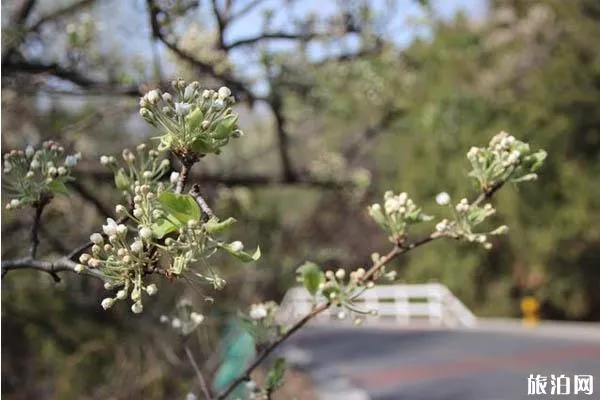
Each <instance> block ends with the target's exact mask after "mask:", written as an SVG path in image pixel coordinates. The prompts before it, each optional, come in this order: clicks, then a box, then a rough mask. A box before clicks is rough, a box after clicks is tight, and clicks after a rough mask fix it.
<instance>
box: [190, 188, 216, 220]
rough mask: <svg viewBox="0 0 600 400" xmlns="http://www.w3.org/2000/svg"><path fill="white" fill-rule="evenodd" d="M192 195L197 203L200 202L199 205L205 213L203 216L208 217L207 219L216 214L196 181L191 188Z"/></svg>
mask: <svg viewBox="0 0 600 400" xmlns="http://www.w3.org/2000/svg"><path fill="white" fill-rule="evenodd" d="M190 196H192V197H193V198H194V199H195V200H196V203H198V205H199V206H200V208H201V209H202V213H203V214H204V215H203V216H206V217H207V218H205V219H206V220H208V219H210V218H213V217H214V216H215V213H214V212H213V210H211V209H210V206H209V205H208V203H207V202H206V200H204V197H202V195H201V194H200V186H199V185H198V184H197V183H195V184H194V185H193V186H192V190H190Z"/></svg>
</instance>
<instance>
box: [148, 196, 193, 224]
mask: <svg viewBox="0 0 600 400" xmlns="http://www.w3.org/2000/svg"><path fill="white" fill-rule="evenodd" d="M158 201H159V203H160V204H161V205H162V206H163V207H164V208H165V211H167V213H169V214H171V215H172V216H173V217H175V218H176V219H177V220H178V221H180V222H181V223H182V224H185V223H187V222H188V221H189V220H192V219H193V220H199V219H200V217H201V215H202V213H201V211H200V206H198V203H196V200H194V198H193V197H192V196H190V195H187V194H177V193H173V192H162V193H161V194H159V195H158Z"/></svg>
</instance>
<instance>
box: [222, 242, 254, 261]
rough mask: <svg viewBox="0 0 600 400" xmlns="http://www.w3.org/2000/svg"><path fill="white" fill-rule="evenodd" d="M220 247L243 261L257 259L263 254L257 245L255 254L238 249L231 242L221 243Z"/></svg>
mask: <svg viewBox="0 0 600 400" xmlns="http://www.w3.org/2000/svg"><path fill="white" fill-rule="evenodd" d="M219 247H220V248H222V249H223V250H225V251H226V252H228V253H229V254H231V255H232V256H234V257H235V258H237V259H238V260H240V261H241V262H243V263H249V262H251V261H256V260H258V259H259V258H260V255H261V254H260V247H256V251H255V252H254V254H249V253H246V252H245V251H242V250H236V249H235V248H234V247H232V246H231V244H230V243H228V244H220V245H219Z"/></svg>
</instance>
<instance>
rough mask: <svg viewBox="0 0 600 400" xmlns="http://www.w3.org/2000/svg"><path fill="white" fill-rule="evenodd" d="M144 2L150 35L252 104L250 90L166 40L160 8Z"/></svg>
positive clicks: (153, 3) (151, 2) (252, 96)
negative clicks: (160, 20)
mask: <svg viewBox="0 0 600 400" xmlns="http://www.w3.org/2000/svg"><path fill="white" fill-rule="evenodd" d="M146 2H147V4H148V10H149V14H150V15H149V17H150V26H151V27H152V33H153V35H154V37H155V38H156V39H158V40H160V41H161V42H162V43H163V44H164V45H165V46H166V47H167V48H168V49H169V50H171V51H172V52H173V53H175V54H176V55H177V56H178V57H179V58H181V59H182V60H184V61H187V62H189V63H190V64H192V65H193V66H194V67H196V68H198V69H199V70H200V71H201V72H203V73H206V74H208V75H210V76H212V77H214V78H216V79H218V80H220V81H221V82H223V83H224V84H225V85H227V86H228V87H229V88H230V89H231V90H233V91H234V92H236V97H237V98H238V99H240V100H247V101H248V102H249V103H250V105H252V104H253V103H254V100H255V96H254V94H253V93H252V92H251V91H250V89H249V88H247V87H246V85H245V84H244V83H242V82H241V81H239V80H237V79H235V78H234V77H233V76H231V75H229V74H227V73H224V72H218V71H217V70H216V68H215V66H214V65H212V64H210V63H207V62H204V61H202V60H199V59H197V58H196V57H194V56H193V55H192V54H190V53H188V52H187V51H185V50H183V49H181V48H180V47H179V46H177V45H176V44H175V43H176V41H174V42H173V41H170V40H168V39H167V37H166V36H165V34H164V32H163V30H162V29H161V26H160V23H159V18H158V15H159V14H160V13H161V12H163V11H162V10H161V9H160V7H159V6H158V5H157V4H156V2H155V1H154V0H146Z"/></svg>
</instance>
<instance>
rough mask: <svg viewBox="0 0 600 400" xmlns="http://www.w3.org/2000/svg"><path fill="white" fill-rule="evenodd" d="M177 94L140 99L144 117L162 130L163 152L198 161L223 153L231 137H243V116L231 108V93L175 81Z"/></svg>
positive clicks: (156, 93)
mask: <svg viewBox="0 0 600 400" xmlns="http://www.w3.org/2000/svg"><path fill="white" fill-rule="evenodd" d="M171 86H172V87H173V90H174V93H173V94H171V93H168V92H164V93H163V92H162V91H161V90H159V89H153V90H150V91H149V92H148V93H147V94H146V95H144V96H143V97H142V98H141V99H140V103H139V104H140V115H141V116H142V118H144V119H145V120H146V121H147V122H149V123H150V124H152V125H154V126H155V127H157V128H158V129H160V130H161V136H159V137H158V138H157V139H158V140H159V141H160V145H159V150H166V149H170V150H172V151H173V152H174V153H175V154H176V155H178V156H179V157H180V158H183V159H185V158H191V159H197V157H202V156H204V155H206V154H210V153H214V154H219V153H220V152H221V148H222V147H223V146H225V145H226V144H227V143H229V141H230V139H231V138H237V137H240V136H242V135H243V132H242V131H241V130H240V129H239V128H238V126H237V121H238V118H239V116H238V115H237V114H234V113H233V111H232V108H231V106H232V105H233V103H234V102H235V99H234V97H233V96H232V95H231V90H230V89H229V88H227V87H225V86H223V87H221V88H219V90H217V91H214V90H208V89H204V90H203V89H201V88H200V83H198V82H196V81H194V82H191V83H187V82H185V81H184V80H182V79H178V80H175V81H173V82H172V85H171Z"/></svg>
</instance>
